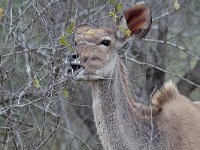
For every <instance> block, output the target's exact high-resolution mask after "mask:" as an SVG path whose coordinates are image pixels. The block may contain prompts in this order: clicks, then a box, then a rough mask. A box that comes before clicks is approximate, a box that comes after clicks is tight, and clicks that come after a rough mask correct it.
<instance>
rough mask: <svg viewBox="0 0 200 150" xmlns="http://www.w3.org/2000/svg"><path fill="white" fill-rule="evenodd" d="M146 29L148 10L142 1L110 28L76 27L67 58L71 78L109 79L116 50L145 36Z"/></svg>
mask: <svg viewBox="0 0 200 150" xmlns="http://www.w3.org/2000/svg"><path fill="white" fill-rule="evenodd" d="M116 26H117V27H116ZM150 27H151V12H150V8H149V6H148V5H147V4H145V3H143V2H140V3H137V4H135V5H134V6H132V7H131V8H129V9H128V10H127V11H126V12H125V13H124V16H123V17H122V18H121V19H120V21H119V23H118V25H115V26H113V28H114V29H107V28H97V29H94V28H91V27H89V26H80V27H77V28H76V30H75V42H76V46H75V53H73V54H70V55H68V59H69V62H70V63H69V64H70V65H71V71H73V73H74V74H75V78H76V79H82V80H98V79H105V78H108V77H110V75H111V74H112V71H113V70H114V67H115V64H116V61H118V60H117V59H118V55H117V52H116V51H117V50H118V49H120V48H122V47H123V46H124V44H126V43H127V41H129V40H133V39H139V38H143V37H145V36H146V34H147V33H148V31H149V29H150Z"/></svg>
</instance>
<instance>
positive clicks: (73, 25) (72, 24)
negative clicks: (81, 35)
mask: <svg viewBox="0 0 200 150" xmlns="http://www.w3.org/2000/svg"><path fill="white" fill-rule="evenodd" d="M74 27H75V23H74V21H71V23H70V28H71V29H72V31H74Z"/></svg>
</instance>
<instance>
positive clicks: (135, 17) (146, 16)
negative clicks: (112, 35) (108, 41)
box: [117, 2, 152, 41]
mask: <svg viewBox="0 0 200 150" xmlns="http://www.w3.org/2000/svg"><path fill="white" fill-rule="evenodd" d="M151 23H152V19H151V11H150V7H149V6H148V5H147V4H146V3H144V2H139V3H137V4H135V5H133V6H132V7H131V8H129V9H128V10H127V11H126V12H125V13H124V16H123V18H122V19H121V22H120V23H119V26H118V31H117V37H118V38H119V39H120V40H122V41H128V40H131V39H140V38H143V37H145V36H146V35H147V33H148V32H149V30H150V28H151Z"/></svg>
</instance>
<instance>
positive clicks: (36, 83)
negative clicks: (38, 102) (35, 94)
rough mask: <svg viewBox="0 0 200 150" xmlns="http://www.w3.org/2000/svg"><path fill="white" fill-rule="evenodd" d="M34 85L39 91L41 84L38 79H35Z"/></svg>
mask: <svg viewBox="0 0 200 150" xmlns="http://www.w3.org/2000/svg"><path fill="white" fill-rule="evenodd" d="M33 85H34V87H36V88H37V89H38V88H40V82H39V80H38V79H33Z"/></svg>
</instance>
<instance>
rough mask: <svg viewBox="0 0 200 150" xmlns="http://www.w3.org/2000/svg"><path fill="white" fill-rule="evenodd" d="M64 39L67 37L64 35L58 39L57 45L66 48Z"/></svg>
mask: <svg viewBox="0 0 200 150" xmlns="http://www.w3.org/2000/svg"><path fill="white" fill-rule="evenodd" d="M66 37H67V36H66V35H63V36H62V37H61V38H60V39H59V41H58V43H59V45H62V46H67V42H66Z"/></svg>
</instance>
